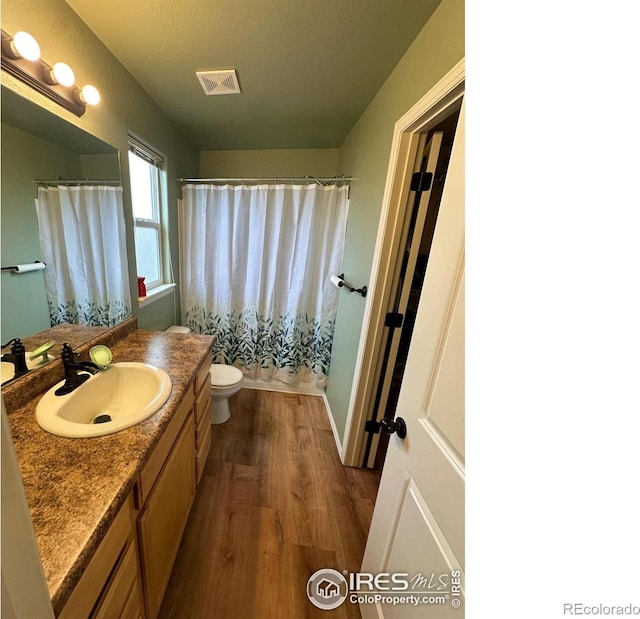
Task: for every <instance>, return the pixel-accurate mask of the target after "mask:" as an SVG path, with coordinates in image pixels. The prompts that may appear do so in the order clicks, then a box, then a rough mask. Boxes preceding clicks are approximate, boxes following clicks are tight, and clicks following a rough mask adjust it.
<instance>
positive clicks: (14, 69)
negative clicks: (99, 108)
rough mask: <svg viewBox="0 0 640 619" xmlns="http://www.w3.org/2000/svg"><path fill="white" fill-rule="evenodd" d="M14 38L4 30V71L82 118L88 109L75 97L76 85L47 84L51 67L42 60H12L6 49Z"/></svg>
mask: <svg viewBox="0 0 640 619" xmlns="http://www.w3.org/2000/svg"><path fill="white" fill-rule="evenodd" d="M11 39H12V37H11V36H10V35H9V34H7V33H6V32H5V31H4V30H2V69H3V71H6V72H7V73H9V74H10V75H13V76H14V77H15V78H17V79H19V80H20V81H21V82H24V83H25V84H27V85H29V86H31V88H33V89H34V90H37V91H38V92H39V93H41V94H43V95H45V96H46V97H49V99H51V100H53V101H55V102H56V103H57V104H58V105H61V106H62V107H64V108H65V109H67V110H69V111H70V112H73V113H74V114H75V115H76V116H82V115H83V114H84V113H85V110H86V109H87V106H86V104H85V103H84V102H82V101H78V100H77V99H76V97H75V94H74V93H75V91H76V90H77V88H76V86H75V85H72V86H63V85H62V84H47V82H46V80H45V77H44V76H45V75H50V74H51V71H52V67H50V66H49V65H48V64H47V63H46V62H44V60H42V59H41V58H40V59H38V60H26V59H25V58H21V57H20V58H11V57H10V56H9V55H8V54H7V53H5V49H6V48H8V46H9V44H10V42H11Z"/></svg>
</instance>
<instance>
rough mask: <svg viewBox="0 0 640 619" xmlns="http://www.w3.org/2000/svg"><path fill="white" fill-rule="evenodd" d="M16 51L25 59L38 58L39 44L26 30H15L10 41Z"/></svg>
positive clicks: (32, 59)
mask: <svg viewBox="0 0 640 619" xmlns="http://www.w3.org/2000/svg"><path fill="white" fill-rule="evenodd" d="M11 43H12V46H13V47H14V48H15V50H16V52H17V53H18V54H19V55H20V56H22V58H25V59H26V60H31V61H34V60H38V58H40V46H39V45H38V41H36V40H35V39H34V38H33V37H32V36H31V35H30V34H29V33H28V32H24V31H22V30H21V31H20V32H16V34H15V36H14V37H13V41H12V42H11Z"/></svg>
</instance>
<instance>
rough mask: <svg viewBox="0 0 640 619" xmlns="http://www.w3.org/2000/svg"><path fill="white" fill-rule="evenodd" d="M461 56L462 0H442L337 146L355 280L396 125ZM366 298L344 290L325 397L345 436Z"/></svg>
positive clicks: (373, 226) (348, 261)
mask: <svg viewBox="0 0 640 619" xmlns="http://www.w3.org/2000/svg"><path fill="white" fill-rule="evenodd" d="M463 57H464V1H463V0H443V1H442V3H441V4H440V5H439V7H438V8H437V9H436V11H435V13H434V14H433V16H432V17H431V19H430V20H429V21H428V22H427V23H426V24H425V26H424V28H423V29H422V31H421V32H420V34H419V35H418V36H417V37H416V39H415V41H414V42H413V44H412V45H411V47H410V48H409V49H408V50H407V52H406V53H405V55H404V56H403V58H402V60H401V61H400V62H399V63H398V65H397V66H396V68H395V69H394V71H393V72H392V74H391V75H390V76H389V78H388V79H387V81H386V82H385V83H384V85H383V87H382V88H381V89H380V91H379V92H378V94H377V95H376V97H375V98H374V99H373V101H372V102H371V103H370V104H369V106H368V107H367V109H366V110H365V112H364V113H363V114H362V116H361V117H360V119H359V120H358V122H357V123H356V125H355V126H354V127H353V129H352V130H351V132H350V133H349V135H348V137H347V139H346V140H345V141H344V143H343V144H342V146H341V148H340V156H339V159H338V169H339V170H340V171H341V173H342V171H344V173H345V174H346V175H348V176H353V177H354V181H353V182H352V185H351V201H350V204H349V222H348V224H347V238H346V242H345V253H344V263H343V264H344V272H345V276H346V278H347V279H348V280H349V281H350V282H352V284H353V285H354V286H357V287H359V286H362V285H363V284H368V283H369V277H370V275H371V268H372V260H373V252H374V249H375V242H376V235H377V231H378V220H379V218H380V210H381V206H382V197H383V193H384V186H385V181H386V176H387V167H388V164H389V155H390V152H391V140H392V137H393V127H394V125H395V123H396V121H397V120H398V119H399V118H400V117H401V116H402V115H403V114H405V113H406V112H407V111H408V110H409V109H410V108H411V107H412V106H413V105H414V104H415V103H416V102H417V101H418V100H419V99H420V98H421V97H422V96H424V95H425V94H426V93H427V92H428V91H429V90H430V89H431V88H432V87H433V86H434V85H435V84H436V83H437V82H438V80H439V79H440V78H442V77H443V76H444V75H445V74H446V73H447V71H449V70H450V69H451V68H452V67H453V66H454V65H455V64H456V63H457V62H458V61H459V60H461V59H462V58H463ZM364 301H365V300H364V299H363V298H362V297H361V296H358V295H349V294H341V295H340V299H339V305H338V314H337V317H336V328H335V334H334V340H333V350H332V354H331V370H330V376H329V384H328V387H327V400H328V401H329V405H330V407H331V413H332V415H333V418H334V422H335V425H336V429H337V431H338V433H339V435H340V437H341V439H343V438H344V431H345V427H346V421H347V414H348V408H349V399H350V397H351V387H352V382H353V377H354V369H355V363H356V357H357V353H358V345H359V342H360V332H361V329H362V320H363V315H364V306H365V303H364Z"/></svg>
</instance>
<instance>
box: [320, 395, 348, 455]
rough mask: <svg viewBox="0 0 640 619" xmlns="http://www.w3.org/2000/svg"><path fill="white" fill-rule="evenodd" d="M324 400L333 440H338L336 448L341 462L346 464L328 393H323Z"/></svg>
mask: <svg viewBox="0 0 640 619" xmlns="http://www.w3.org/2000/svg"><path fill="white" fill-rule="evenodd" d="M322 401H323V402H324V407H325V409H326V411H327V417H329V425H330V426H331V431H332V432H333V440H334V441H335V442H336V448H337V450H338V455H339V456H340V462H342V464H344V454H343V453H342V443H341V441H340V436H339V435H338V429H337V428H336V424H335V421H334V420H333V413H332V412H331V407H330V406H329V400H327V394H326V393H323V394H322Z"/></svg>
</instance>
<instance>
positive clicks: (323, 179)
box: [178, 176, 353, 186]
mask: <svg viewBox="0 0 640 619" xmlns="http://www.w3.org/2000/svg"><path fill="white" fill-rule="evenodd" d="M352 180H353V177H352V176H263V177H253V178H252V177H242V178H179V179H178V182H180V183H240V182H243V181H248V182H250V183H260V182H267V183H268V182H271V183H273V182H278V181H292V182H306V183H318V184H319V185H323V186H324V185H325V184H331V183H339V182H346V183H348V182H350V181H352Z"/></svg>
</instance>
